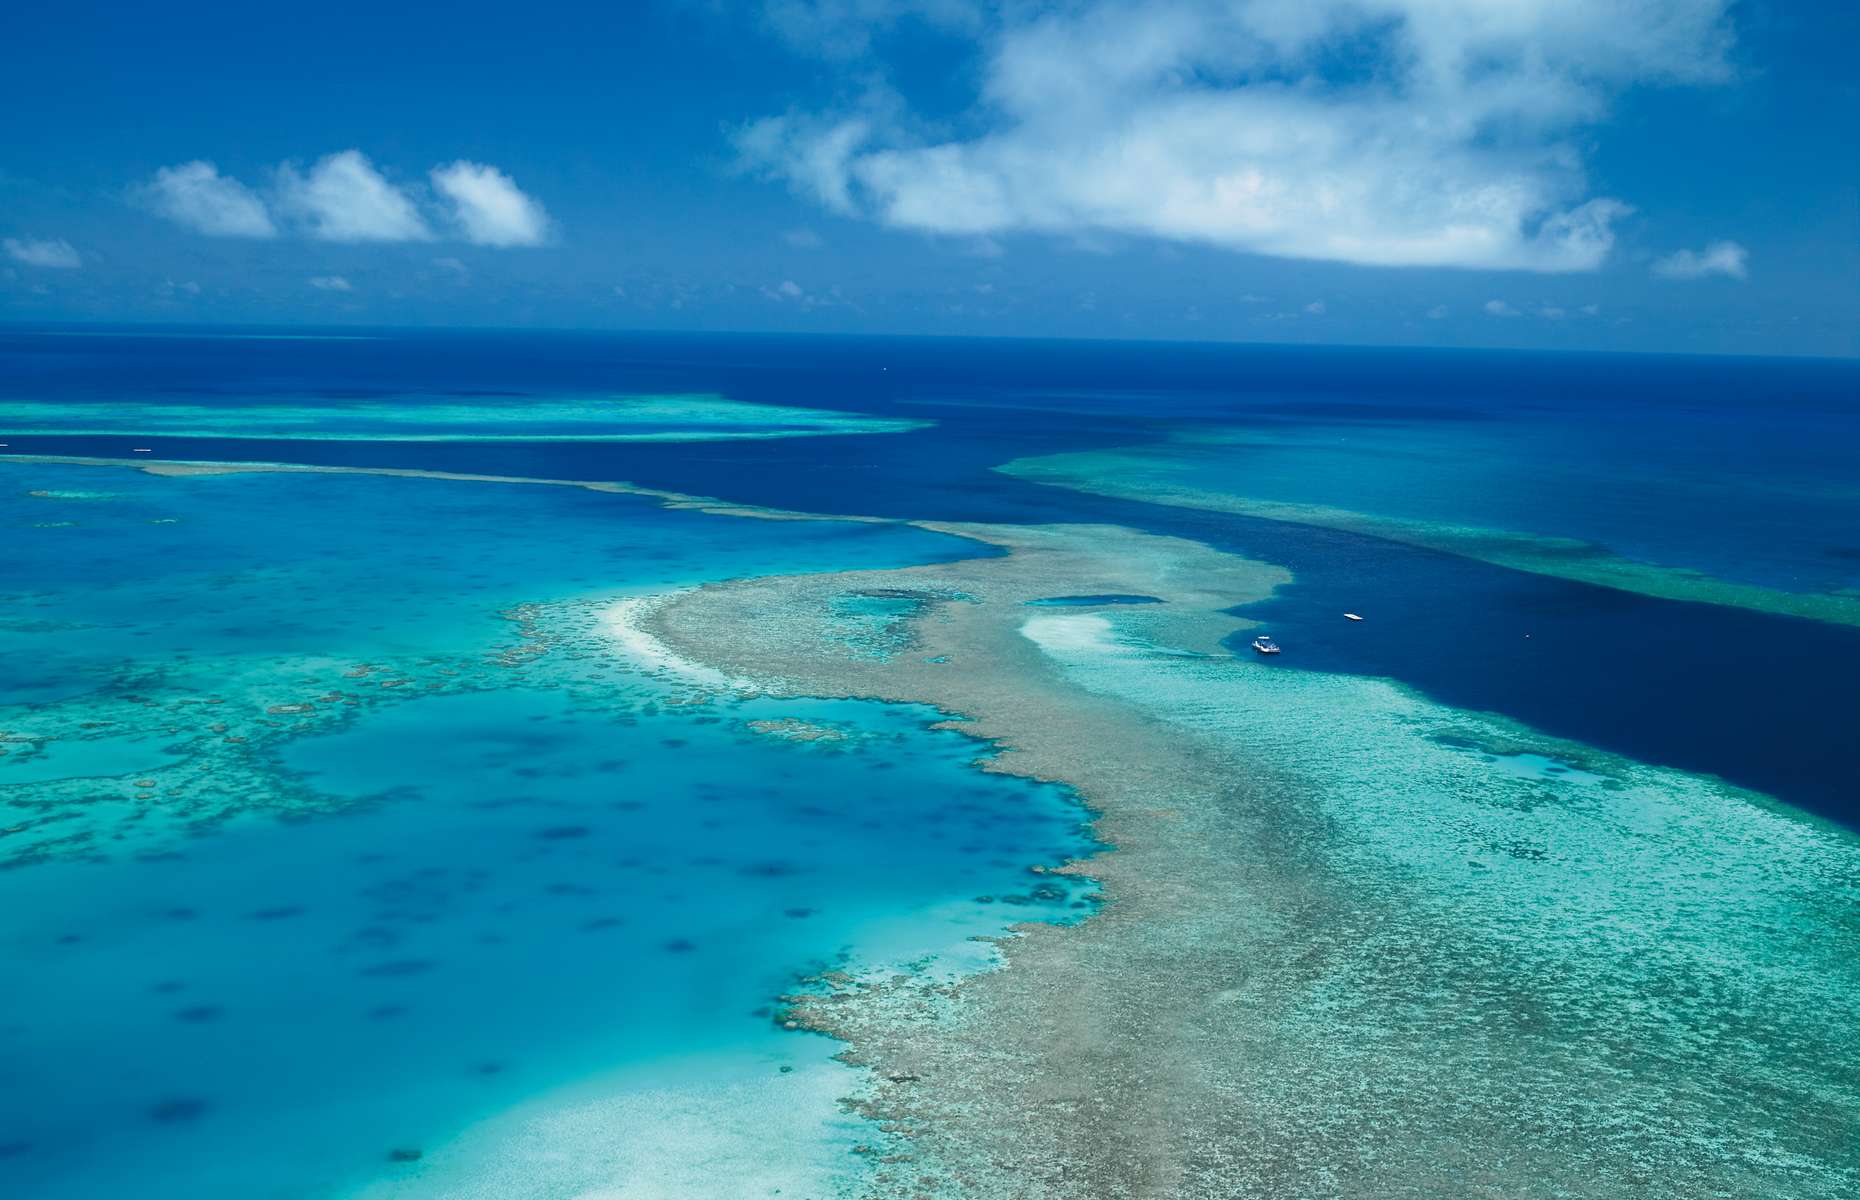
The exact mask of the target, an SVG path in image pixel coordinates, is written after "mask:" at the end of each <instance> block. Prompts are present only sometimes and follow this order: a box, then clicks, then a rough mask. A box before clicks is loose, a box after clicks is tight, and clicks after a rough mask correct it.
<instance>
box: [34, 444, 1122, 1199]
mask: <svg viewBox="0 0 1860 1200" xmlns="http://www.w3.org/2000/svg"><path fill="white" fill-rule="evenodd" d="M5 473H6V480H5V483H6V484H7V485H9V486H7V487H6V488H5V495H6V500H5V502H4V506H3V507H0V514H4V519H6V520H7V522H8V525H9V532H10V534H11V537H12V539H13V542H14V547H15V548H14V550H13V557H12V561H13V565H14V568H15V570H14V571H13V572H12V573H11V574H10V575H9V583H10V584H11V586H12V587H14V588H15V589H19V590H17V591H16V592H15V594H14V595H13V596H12V597H11V598H10V604H9V608H8V611H9V613H13V614H18V615H16V616H15V617H14V618H13V619H12V620H11V621H10V622H9V626H8V628H7V630H6V633H5V638H6V640H7V645H6V653H7V658H8V661H9V662H25V663H31V664H33V666H34V668H36V669H35V670H32V671H28V672H25V673H22V674H21V675H19V676H18V677H16V678H14V679H13V680H12V681H11V686H10V690H9V692H8V694H7V696H6V699H7V700H8V701H10V703H9V704H8V705H7V706H5V707H4V708H0V729H5V730H6V731H7V732H6V735H5V736H6V737H7V739H8V740H7V742H6V743H4V745H5V748H6V749H7V750H8V754H7V755H6V757H4V758H0V821H4V822H5V823H6V824H5V831H4V836H0V854H4V855H5V857H6V861H8V862H10V863H11V864H13V865H14V867H15V869H13V870H11V871H3V872H0V911H3V912H6V913H8V914H10V915H9V917H8V918H7V920H6V922H5V923H4V926H3V927H0V953H3V954H4V956H5V960H6V961H7V962H8V964H9V982H8V986H7V988H6V989H4V993H3V994H0V1181H4V1182H5V1185H6V1186H5V1190H6V1191H8V1193H9V1194H16V1195H32V1196H34V1197H47V1198H53V1197H56V1198H69V1200H88V1198H91V1197H118V1196H121V1195H124V1194H127V1193H132V1194H136V1195H143V1196H150V1197H166V1196H172V1197H176V1198H179V1197H188V1198H190V1200H198V1198H203V1197H204V1198H211V1197H216V1196H226V1197H234V1196H237V1197H249V1196H257V1195H263V1196H273V1197H296V1196H303V1197H310V1196H329V1195H338V1194H350V1193H354V1194H360V1193H364V1192H369V1191H370V1190H371V1189H380V1188H386V1189H388V1190H389V1191H390V1192H391V1194H393V1195H396V1196H408V1195H435V1196H438V1195H446V1196H453V1195H458V1194H461V1190H462V1189H466V1188H467V1187H477V1186H481V1185H482V1184H483V1182H484V1181H485V1180H486V1179H491V1178H495V1177H496V1171H495V1170H494V1169H492V1167H490V1166H487V1165H486V1164H487V1163H489V1164H495V1163H505V1164H509V1163H515V1162H519V1161H527V1160H525V1159H524V1158H523V1155H524V1154H525V1153H526V1151H525V1147H526V1146H528V1147H531V1148H533V1142H534V1137H535V1133H534V1131H535V1129H536V1128H537V1126H538V1124H539V1123H541V1124H549V1123H551V1122H557V1123H562V1122H566V1123H567V1125H568V1127H569V1128H568V1129H567V1130H559V1131H558V1132H557V1133H555V1134H554V1135H552V1136H551V1138H550V1140H549V1145H550V1151H549V1153H548V1154H547V1155H545V1156H543V1158H542V1159H541V1160H539V1161H536V1162H534V1163H531V1164H530V1165H529V1166H527V1167H526V1168H525V1169H524V1171H523V1179H522V1181H521V1183H520V1184H517V1183H512V1182H509V1181H506V1183H504V1184H503V1185H500V1188H499V1190H496V1192H495V1194H499V1195H517V1194H529V1195H538V1196H541V1195H554V1194H572V1192H573V1191H574V1190H579V1189H581V1188H583V1187H592V1186H596V1185H599V1186H603V1187H625V1186H631V1185H634V1184H639V1183H641V1181H642V1180H650V1181H651V1182H652V1183H653V1185H654V1186H666V1185H668V1181H675V1180H676V1179H678V1178H679V1177H680V1176H679V1172H680V1171H690V1172H696V1173H697V1174H696V1175H694V1176H693V1177H692V1178H693V1183H692V1186H697V1185H698V1183H700V1182H701V1181H702V1173H703V1171H704V1170H705V1169H706V1168H705V1167H704V1164H706V1163H710V1164H713V1165H714V1164H716V1163H718V1162H723V1161H728V1162H730V1163H732V1164H734V1165H733V1166H732V1167H731V1168H730V1170H731V1171H733V1172H734V1174H733V1176H732V1178H733V1179H734V1180H735V1181H736V1182H735V1183H734V1184H733V1187H737V1188H740V1190H739V1191H737V1192H736V1193H735V1194H742V1195H758V1194H776V1193H777V1192H782V1193H783V1194H788V1195H793V1194H819V1193H820V1191H821V1190H822V1189H824V1188H826V1187H828V1186H830V1185H831V1186H836V1185H835V1184H834V1183H833V1181H835V1180H840V1179H842V1178H844V1177H850V1176H851V1175H852V1174H853V1173H855V1172H856V1170H857V1167H858V1164H859V1163H861V1162H862V1161H863V1159H862V1158H861V1157H860V1156H859V1155H855V1154H854V1153H853V1152H852V1151H853V1147H855V1146H863V1145H864V1144H867V1143H876V1142H881V1141H882V1140H883V1135H882V1134H881V1133H880V1132H879V1131H877V1130H875V1129H873V1128H871V1127H869V1126H866V1125H864V1124H863V1123H861V1122H858V1121H854V1120H852V1119H850V1118H848V1117H846V1116H845V1115H844V1114H843V1113H842V1112H841V1111H840V1110H839V1108H838V1105H837V1098H838V1097H839V1096H841V1095H843V1094H845V1093H846V1092H847V1091H849V1090H851V1088H852V1087H853V1086H854V1085H855V1084H856V1076H854V1074H853V1073H852V1072H851V1071H849V1070H847V1069H846V1068H844V1067H841V1066H839V1065H837V1064H835V1063H833V1062H832V1061H831V1058H830V1056H831V1054H832V1047H831V1044H830V1043H827V1042H826V1041H825V1040H824V1039H819V1038H816V1037H813V1036H810V1035H806V1034H799V1033H794V1032H791V1031H788V1030H785V1029H783V1028H781V1027H780V1026H779V1024H778V1023H777V1021H776V1020H775V1015H776V1007H777V1006H776V1000H777V997H779V996H780V995H781V994H782V993H783V992H785V991H788V990H792V989H793V988H794V987H795V986H796V981H797V979H799V978H800V977H801V976H803V975H805V974H807V973H809V972H812V971H818V970H821V969H826V968H834V969H840V970H846V971H849V972H853V973H859V972H864V971H873V970H879V969H881V968H891V967H903V966H906V965H909V964H915V966H916V968H917V969H935V970H941V971H961V970H968V969H974V968H976V967H978V966H981V965H983V964H984V963H985V962H986V961H987V955H986V953H985V952H983V951H981V950H979V949H978V948H977V947H975V945H974V944H973V943H972V942H970V940H969V939H971V938H973V937H975V936H978V935H992V934H996V933H998V932H1000V931H1001V930H1002V929H1003V928H1004V926H1005V925H1006V924H1007V923H1009V922H1011V921H1014V920H1022V919H1028V918H1033V917H1049V918H1053V919H1070V918H1072V917H1074V916H1076V915H1077V914H1079V913H1080V912H1081V911H1083V910H1084V908H1085V906H1087V905H1089V903H1090V896H1089V892H1088V891H1087V890H1085V889H1084V888H1083V887H1081V886H1073V885H1070V884H1068V883H1067V882H1066V881H1065V880H1064V879H1063V878H1057V879H1055V878H1048V877H1039V878H1036V877H1034V876H1033V875H1031V874H1029V872H1028V871H1027V867H1028V866H1030V865H1033V864H1036V863H1050V862H1053V861H1056V860H1058V859H1061V858H1064V857H1068V856H1071V855H1074V854H1078V853H1083V852H1084V851H1085V850H1086V849H1087V848H1088V842H1087V840H1086V838H1085V836H1084V834H1083V833H1082V831H1081V828H1080V825H1079V822H1080V813H1079V811H1078V810H1077V809H1076V808H1075V807H1074V806H1073V805H1072V804H1071V802H1070V801H1069V799H1068V798H1067V797H1066V796H1065V795H1064V794H1063V793H1062V792H1060V791H1059V790H1057V789H1054V788H1051V787H1046V786H1043V785H1035V784H1030V783H1025V782H1022V781H1018V780H1013V779H1008V778H1003V777H998V776H992V775H984V774H981V773H979V772H976V771H975V770H974V769H973V768H972V766H971V763H972V762H973V760H974V759H975V757H976V755H977V753H978V749H977V747H976V745H975V744H974V743H973V742H972V741H970V740H969V739H966V738H963V737H961V736H960V735H957V734H954V733H948V732H933V731H931V730H929V729H928V725H929V723H930V721H931V720H932V719H933V718H934V716H935V714H931V713H924V712H917V711H914V710H910V709H901V708H893V707H885V706H879V705H870V704H859V703H851V702H812V703H808V702H796V703H784V704H776V703H773V702H769V701H756V700H743V699H736V698H732V697H730V696H727V695H714V694H711V693H709V692H707V691H705V690H703V689H699V688H694V687H692V686H690V685H688V684H685V683H682V682H680V681H679V680H678V679H677V678H676V677H675V676H668V675H666V674H665V672H664V671H663V670H660V671H659V672H658V674H657V675H656V676H655V675H653V674H650V673H642V672H641V670H640V669H638V668H633V667H628V666H627V665H626V663H625V659H624V656H623V653H622V648H621V647H620V646H619V645H618V644H617V643H616V642H615V641H614V639H613V638H612V637H611V636H610V634H609V633H608V632H607V630H606V625H605V623H604V622H605V618H606V614H607V613H608V611H609V608H610V606H611V605H612V604H613V602H614V601H615V599H616V598H619V597H623V596H626V595H628V594H631V593H634V592H638V591H644V590H661V589H664V588H666V587H668V586H686V585H690V584H692V583H695V582H699V581H701V580H702V579H705V578H717V577H723V576H727V575H731V574H738V573H745V572H751V571H753V572H765V571H778V570H789V571H793V570H809V569H824V568H826V567H829V566H835V567H838V566H852V565H860V566H863V565H867V564H870V563H882V562H889V563H899V564H901V563H905V562H910V561H918V560H923V559H927V558H936V557H939V556H942V555H948V554H951V553H953V552H954V551H955V549H956V548H957V547H961V550H962V552H963V553H968V552H970V551H969V549H968V547H967V546H966V545H964V544H961V543H957V542H955V541H954V540H953V539H947V538H942V537H938V536H935V535H931V534H927V533H922V532H920V531H917V530H913V529H908V528H901V527H899V528H893V527H874V526H868V525H855V524H843V523H817V522H776V521H761V520H753V519H748V518H726V517H715V516H707V515H702V514H697V513H690V512H674V511H666V510H663V509H660V508H658V507H656V506H655V505H653V504H652V503H650V502H647V501H644V500H639V499H635V498H631V497H625V496H615V495H609V494H598V493H592V492H587V491H583V490H575V489H562V488H552V487H516V486H508V485H496V484H478V483H448V482H436V481H428V480H410V479H389V478H369V477H342V478H334V477H313V476H293V475H281V474H251V475H239V476H210V477H189V478H155V477H150V476H145V475H140V474H135V473H130V472H124V471H105V470H99V469H80V468H68V467H67V468H54V467H23V466H19V465H13V466H9V467H7V468H5ZM48 491H49V492H63V493H83V494H82V495H75V494H66V495H59V496H45V495H33V494H32V493H34V492H39V493H43V492H48ZM47 512H50V513H52V514H54V515H56V516H57V517H58V518H60V519H59V520H56V521H50V522H47V521H43V520H41V519H39V518H40V517H41V515H42V514H44V513H47ZM281 548H282V549H283V552H282V553H280V549H281ZM390 581H391V582H390ZM22 584H26V585H29V587H27V588H22V587H21V585H22ZM389 685H392V686H389ZM927 964H938V965H935V966H930V965H927ZM649 1110H650V1111H659V1110H665V1111H671V1110H677V1111H680V1112H683V1113H685V1114H686V1125H687V1127H688V1128H689V1129H690V1130H692V1131H693V1132H692V1133H691V1135H690V1136H691V1141H690V1143H689V1144H686V1145H683V1146H682V1147H681V1149H680V1150H679V1152H678V1154H677V1155H676V1156H675V1157H676V1158H677V1159H678V1161H677V1162H676V1163H674V1162H670V1161H668V1160H667V1159H666V1157H665V1154H666V1150H665V1146H666V1138H667V1137H668V1136H670V1134H669V1132H668V1130H669V1126H661V1125H659V1124H657V1123H655V1122H652V1121H644V1120H642V1118H641V1115H640V1114H641V1113H642V1112H643V1111H649ZM591 1111H598V1112H600V1113H602V1114H604V1115H603V1116H602V1117H601V1118H600V1119H599V1120H594V1119H592V1118H589V1117H588V1116H587V1114H588V1113H589V1112H591ZM627 1113H630V1114H632V1116H631V1117H630V1118H625V1119H623V1118H622V1117H621V1116H619V1115H617V1114H627ZM628 1121H631V1125H628ZM616 1122H618V1125H616ZM772 1145H780V1146H782V1147H783V1149H782V1150H781V1151H780V1152H776V1153H770V1152H769V1151H768V1150H767V1147H769V1146H772ZM564 1189H568V1190H567V1191H565V1190H564Z"/></svg>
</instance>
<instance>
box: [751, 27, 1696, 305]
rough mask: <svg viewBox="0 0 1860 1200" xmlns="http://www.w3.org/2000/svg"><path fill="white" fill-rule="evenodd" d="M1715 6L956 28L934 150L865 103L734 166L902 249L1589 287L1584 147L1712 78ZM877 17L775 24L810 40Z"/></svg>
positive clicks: (820, 118)
mask: <svg viewBox="0 0 1860 1200" xmlns="http://www.w3.org/2000/svg"><path fill="white" fill-rule="evenodd" d="M1726 3H1727V0H1632V2H1627V0H1508V2H1506V3H1502V4H1495V3H1492V2H1491V0H1148V2H1147V3H1142V4H1138V3H1134V2H1132V0H1081V2H1080V3H1077V4H1073V5H1069V6H1062V7H1059V8H1056V9H1055V8H1049V7H1047V6H1038V5H1025V6H1023V5H1011V6H1006V7H1005V8H1003V10H1002V11H1001V12H1000V13H998V14H996V15H993V16H978V15H977V12H978V11H979V10H977V9H976V8H974V7H972V6H965V5H952V6H951V11H952V12H955V11H956V10H957V9H960V10H961V12H960V14H958V15H956V16H950V17H949V18H948V19H947V20H946V21H945V22H944V23H945V25H946V27H947V28H949V29H951V30H964V29H968V30H971V31H972V34H973V36H974V37H975V38H976V42H977V50H978V53H979V55H980V57H981V60H982V65H981V70H980V79H981V84H980V94H979V96H978V97H977V104H976V106H975V108H974V110H973V111H972V112H971V113H970V114H967V115H966V117H965V119H964V121H963V124H964V125H966V126H968V127H971V128H975V129H978V130H979V132H977V133H976V134H974V135H973V136H970V137H966V138H960V139H956V140H940V139H939V138H937V137H935V136H931V135H929V134H927V133H926V132H925V126H923V125H922V123H920V122H918V121H916V120H914V119H913V118H912V117H911V116H910V114H909V113H908V112H907V111H903V110H902V109H901V107H900V105H899V103H898V101H897V98H896V97H895V95H894V94H891V93H888V92H886V91H885V90H884V89H881V88H868V89H867V96H868V98H867V99H866V100H863V101H861V102H860V103H858V104H857V105H855V106H854V107H853V108H852V109H850V110H848V111H844V112H840V113H837V114H806V113H789V114H787V115H784V116H777V117H769V118H765V119H763V120H760V121H755V122H752V123H751V124H749V125H748V126H746V127H745V128H744V129H743V130H742V131H741V132H740V135H739V137H738V147H739V150H740V151H741V153H742V154H743V156H744V158H745V159H746V160H747V161H748V162H750V163H752V164H755V165H757V166H759V167H760V168H761V169H763V170H765V171H767V172H769V173H770V174H773V175H775V176H778V177H780V178H782V179H784V180H786V181H787V182H788V183H789V184H790V185H792V186H793V187H794V188H795V189H796V190H797V191H798V192H800V193H801V194H803V195H805V196H808V197H809V198H811V199H814V200H815V201H817V202H818V203H820V204H822V205H823V206H825V207H826V208H828V209H830V210H832V211H835V212H838V213H842V214H846V215H850V216H863V217H866V218H869V219H872V220H875V221H878V222H880V223H882V224H885V225H888V226H891V227H894V228H899V229H908V230H917V231H922V232H927V233H934V234H945V235H956V236H967V237H984V236H990V235H998V234H1003V233H1009V232H1017V231H1030V232H1036V233H1045V234H1052V235H1062V236H1066V237H1072V238H1076V237H1080V236H1087V235H1091V234H1138V235H1149V236H1154V237H1160V238H1165V239H1170V240H1176V241H1188V242H1204V243H1212V244H1215V245H1220V246H1225V247H1229V248H1231V249H1234V250H1240V251H1246V252H1251V253H1258V254H1269V255H1277V256H1281V257H1289V258H1306V259H1325V260H1333V261H1342V262H1352V263H1366V264H1377V265H1387V266H1399V265H1416V266H1450V267H1476V268H1516V269H1525V270H1534V271H1580V270H1590V269H1593V268H1595V267H1596V266H1598V265H1600V263H1601V262H1602V261H1603V260H1604V259H1605V258H1606V256H1607V255H1608V253H1609V251H1610V249H1611V248H1612V246H1613V241H1614V237H1613V233H1612V232H1611V226H1612V223H1613V222H1614V221H1615V220H1616V219H1618V218H1620V217H1621V216H1623V215H1625V214H1626V213H1627V212H1629V211H1631V210H1630V209H1629V208H1628V206H1627V205H1626V204H1624V203H1622V202H1621V201H1619V200H1616V199H1612V198H1609V197H1598V196H1591V195H1588V194H1587V188H1586V182H1585V180H1584V177H1583V172H1582V164H1581V149H1580V145H1581V142H1580V135H1581V134H1582V132H1583V130H1584V129H1585V128H1586V127H1588V126H1591V125H1593V124H1594V123H1596V122H1598V121H1599V120H1600V119H1601V118H1602V117H1603V116H1604V115H1605V112H1606V108H1607V104H1608V102H1609V100H1610V99H1611V97H1612V96H1613V95H1614V94H1615V93H1616V92H1617V91H1619V90H1621V89H1623V88H1626V87H1629V86H1632V85H1634V84H1637V83H1643V82H1711V81H1716V80H1720V79H1723V78H1725V77H1726V75H1727V74H1728V69H1727V68H1726V66H1725V63H1724V52H1725V50H1726V48H1727V45H1728V42H1729V34H1728V32H1727V27H1726V25H1725V21H1724V9H1725V6H1726ZM870 7H871V5H870V4H867V3H863V2H862V0H832V2H826V0H815V2H814V3H811V4H809V3H800V2H799V0H794V2H790V3H784V4H778V5H777V8H778V9H780V10H782V11H784V12H786V13H787V14H788V15H787V16H786V17H784V18H782V20H783V21H786V22H788V26H790V27H792V28H795V29H807V30H814V31H815V32H814V33H813V34H812V35H811V36H815V37H816V38H818V39H821V40H823V41H824V40H829V39H830V36H831V34H832V30H833V29H842V28H843V27H850V26H853V25H856V24H857V23H858V21H859V20H860V19H861V18H862V16H863V17H867V18H869V15H870V14H868V13H867V12H866V10H867V9H869V8H870ZM918 7H921V6H918ZM940 7H941V6H939V10H940ZM797 13H799V14H800V15H799V16H797V15H796V14H797ZM836 20H837V21H839V22H841V25H839V26H834V25H832V22H833V21H836ZM823 22H825V23H826V24H824V25H823V24H822V23H823ZM816 27H818V28H816ZM856 32H857V31H856V30H854V31H853V33H856ZM849 38H850V40H849V41H848V45H849V46H851V47H852V51H849V52H857V53H870V50H871V42H870V39H869V38H865V39H863V40H862V39H861V38H859V37H857V36H850V35H849ZM1342 46H1347V47H1349V48H1350V51H1351V53H1350V55H1349V58H1350V60H1351V61H1350V63H1349V64H1348V66H1347V68H1346V69H1345V70H1344V71H1343V72H1342V73H1340V71H1339V66H1338V64H1339V63H1340V62H1341V61H1342V59H1343V58H1344V56H1343V55H1341V54H1340V53H1339V52H1338V49H1339V47H1342ZM870 69H871V68H870V67H864V68H862V70H866V71H868V72H869V71H870Z"/></svg>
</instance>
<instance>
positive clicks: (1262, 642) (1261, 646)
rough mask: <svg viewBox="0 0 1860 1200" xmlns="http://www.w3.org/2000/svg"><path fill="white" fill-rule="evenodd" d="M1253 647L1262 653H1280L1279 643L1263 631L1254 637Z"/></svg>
mask: <svg viewBox="0 0 1860 1200" xmlns="http://www.w3.org/2000/svg"><path fill="white" fill-rule="evenodd" d="M1253 649H1255V650H1257V651H1259V652H1260V653H1261V654H1278V653H1279V643H1277V642H1275V641H1273V640H1272V639H1271V638H1269V637H1267V636H1266V635H1265V634H1263V633H1262V634H1260V635H1259V636H1258V637H1256V638H1254V639H1253Z"/></svg>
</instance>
